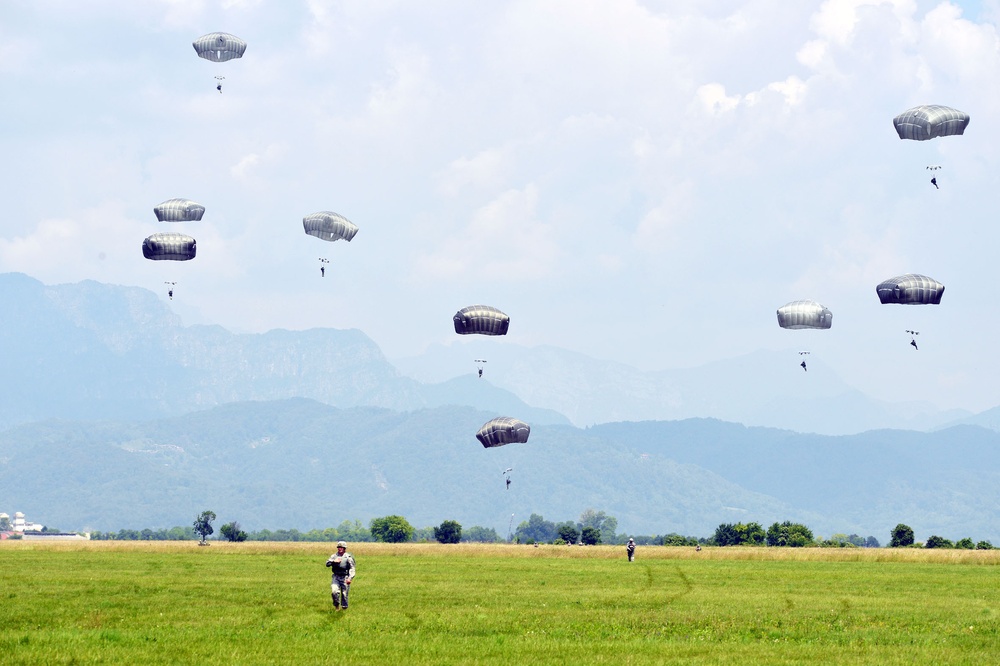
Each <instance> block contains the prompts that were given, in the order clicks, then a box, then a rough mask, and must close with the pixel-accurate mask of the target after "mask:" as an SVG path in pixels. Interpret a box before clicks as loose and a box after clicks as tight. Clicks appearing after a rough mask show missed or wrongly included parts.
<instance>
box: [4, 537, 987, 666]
mask: <svg viewBox="0 0 1000 666" xmlns="http://www.w3.org/2000/svg"><path fill="white" fill-rule="evenodd" d="M330 552H331V547H330V545H327V544H247V543H244V544H223V543H215V544H213V545H212V547H210V548H198V547H197V546H195V545H193V544H191V543H162V542H161V543H156V542H145V543H115V542H92V543H87V544H34V543H31V542H20V543H10V542H7V543H4V544H3V545H2V546H0V663H4V664H21V663H25V664H86V663H129V664H211V663H222V664H256V663H273V664H279V663H281V664H286V663H303V664H310V663H315V664H323V663H329V664H334V663H338V664H339V663H342V664H385V663H389V664H400V665H402V664H404V663H405V664H411V663H435V664H441V663H477V664H490V663H525V664H538V663H570V662H574V663H612V662H614V663H619V664H630V663H685V664H701V663H706V664H715V663H727V664H757V663H761V664H797V663H803V662H818V663H852V664H858V663H861V664H893V663H899V664H904V663H905V664H912V663H915V662H917V661H921V662H929V663H938V664H940V663H953V664H986V663H997V662H998V661H1000V633H998V630H1000V586H998V584H997V583H998V575H1000V567H998V566H997V565H998V564H1000V553H996V552H984V551H919V550H902V551H890V550H886V549H881V550H875V551H870V550H818V549H807V550H805V549H803V550H786V549H729V548H726V549H708V548H707V549H704V550H703V551H702V552H701V553H696V552H695V551H694V549H691V548H652V547H645V548H640V549H639V550H638V557H637V561H636V562H634V563H632V564H629V563H628V562H627V561H626V560H625V557H624V549H623V548H621V547H615V548H611V547H608V548H604V547H596V548H575V547H556V546H548V547H541V548H529V547H525V546H478V547H477V546H465V545H462V546H439V545H409V544H408V545H401V546H390V545H382V544H356V546H355V547H353V548H352V552H353V553H354V555H355V557H356V558H357V560H358V577H357V581H356V584H355V586H354V588H353V590H352V597H351V608H350V610H348V611H346V612H340V613H335V612H333V610H332V605H331V603H330V594H329V591H330V587H329V575H328V574H327V571H328V570H327V569H326V568H325V567H324V566H323V563H324V561H325V560H326V557H327V556H328V555H329V554H330Z"/></svg>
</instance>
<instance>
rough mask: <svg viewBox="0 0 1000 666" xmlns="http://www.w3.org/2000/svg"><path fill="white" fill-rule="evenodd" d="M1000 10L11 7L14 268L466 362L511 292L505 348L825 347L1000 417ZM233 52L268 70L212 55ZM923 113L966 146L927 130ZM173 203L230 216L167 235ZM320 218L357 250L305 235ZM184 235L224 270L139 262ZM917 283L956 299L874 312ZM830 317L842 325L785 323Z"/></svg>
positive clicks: (823, 353) (851, 6) (8, 86)
mask: <svg viewBox="0 0 1000 666" xmlns="http://www.w3.org/2000/svg"><path fill="white" fill-rule="evenodd" d="M998 22H1000V0H984V1H983V2H962V3H954V2H936V1H924V0H895V1H885V2H876V1H865V0H826V1H823V2H788V1H787V0H730V1H725V0H720V1H718V2H704V1H703V0H649V1H647V2H639V1H636V0H601V1H597V0H525V1H520V0H511V1H506V2H504V1H498V2H491V3H469V2H463V1H460V0H454V1H452V0H426V1H425V2H420V3H415V2H402V1H396V0H343V1H330V2H324V1H321V0H305V1H304V2H293V1H290V0H281V1H280V2H278V1H277V0H275V1H267V0H217V1H209V0H149V1H146V2H141V3H138V2H134V1H133V0H121V1H118V0H92V1H90V2H87V3H81V2H78V1H77V0H33V2H30V3H15V2H6V3H3V4H2V5H0V80H2V85H3V90H4V93H3V95H2V96H0V139H2V146H3V154H2V158H3V159H2V161H0V182H2V183H3V191H4V194H5V196H4V197H3V200H4V202H5V204H4V210H3V213H2V215H0V272H12V271H16V272H23V273H26V274H28V275H30V276H32V277H34V278H37V279H38V280H41V281H42V282H44V283H46V284H61V283H72V282H79V281H81V280H98V281H100V282H105V283H110V284H121V285H130V286H140V287H144V288H148V289H151V290H154V291H156V292H157V293H159V294H160V295H161V296H162V297H163V299H164V301H165V302H167V303H168V304H169V305H170V307H171V308H173V309H174V311H175V312H177V313H178V314H179V315H180V316H181V317H182V320H183V321H184V322H185V323H186V324H218V325H221V326H224V327H226V328H228V329H230V330H233V331H237V332H263V331H267V330H271V329H276V328H283V329H292V330H301V329H308V328H313V327H331V328H339V329H348V328H356V329H360V330H362V331H364V332H365V333H366V334H368V335H369V336H370V337H371V338H372V339H373V340H374V341H375V342H376V343H377V344H378V345H379V346H380V347H381V348H382V350H383V351H384V352H385V354H386V355H387V356H388V357H389V358H390V359H392V358H403V357H407V356H414V355H418V354H420V353H421V352H422V351H423V350H425V349H426V348H428V346H430V345H434V344H447V345H456V348H457V349H460V348H461V347H460V346H461V345H462V344H463V343H464V341H463V340H458V339H457V336H455V334H454V331H453V329H452V323H451V317H452V315H453V314H454V313H455V311H457V310H458V309H460V308H461V307H464V306H467V305H472V304H476V303H485V304H489V305H494V306H496V307H498V308H500V309H501V310H503V311H505V312H506V313H507V314H509V315H510V317H511V327H510V333H509V334H508V336H507V337H506V338H505V339H503V340H499V341H497V344H515V345H523V346H528V347H531V346H537V345H553V346H557V347H561V348H565V349H569V350H573V351H576V352H580V353H583V354H586V355H588V356H592V357H594V358H599V359H608V360H615V361H620V362H622V363H627V364H630V365H634V366H636V367H639V368H643V369H648V370H660V369H669V368H679V367H693V366H697V365H700V364H704V363H708V362H712V361H716V360H720V359H727V358H733V357H736V356H740V355H743V354H748V353H752V352H754V351H756V350H761V349H767V350H787V351H788V353H789V356H790V358H792V357H794V358H792V361H791V362H793V363H796V364H797V363H798V356H797V351H800V350H809V351H811V352H812V354H813V355H814V358H817V359H822V361H823V363H825V364H826V365H828V366H830V367H831V368H833V369H834V371H835V372H836V373H837V374H838V375H839V376H840V377H841V378H842V379H843V380H844V381H846V382H848V383H849V384H851V385H852V386H855V387H856V388H858V389H859V390H861V391H864V392H865V393H867V394H869V395H871V396H873V397H876V398H881V399H885V400H892V401H903V400H914V399H920V400H927V401H929V402H931V403H933V404H935V405H937V406H938V407H940V408H965V409H969V410H972V411H980V410H984V409H987V408H990V407H993V406H996V405H998V404H1000V382H998V381H996V379H995V378H996V377H997V375H998V374H1000V354H997V352H996V345H997V341H996V338H997V333H998V330H1000V317H998V313H1000V310H998V307H1000V295H998V293H997V291H998V280H997V261H996V258H997V251H996V248H997V247H998V246H1000V229H998V224H997V217H998V216H997V201H998V199H1000V194H998V193H1000V168H998V167H1000V153H998V151H997V150H996V149H995V147H996V146H997V145H1000V143H998V139H1000V122H996V121H995V120H994V119H996V118H998V117H1000V85H998V81H1000V36H998V29H997V24H998ZM215 31H224V32H229V33H232V34H235V35H237V36H239V37H241V38H242V39H244V40H245V41H246V42H247V44H248V48H247V51H246V54H245V55H244V56H243V58H241V59H239V60H233V61H230V62H226V63H211V62H209V61H206V60H202V59H200V58H198V57H197V56H196V55H195V52H194V50H193V48H192V46H191V42H192V41H193V40H194V39H196V38H197V37H199V36H201V35H203V34H206V33H209V32H215ZM217 75H218V76H224V77H225V80H224V81H223V85H224V89H223V93H222V94H219V93H218V92H217V91H216V89H215V83H216V81H215V79H214V77H215V76H217ZM918 104H944V105H947V106H952V107H955V108H958V109H961V110H963V111H965V112H967V113H969V114H970V115H971V118H972V120H971V123H970V125H969V127H968V130H967V131H966V133H965V135H964V136H961V137H947V138H942V139H936V140H933V141H926V142H913V141H900V140H899V139H898V137H897V135H896V133H895V131H894V129H893V126H892V118H893V117H894V116H895V115H897V114H898V113H900V112H902V111H903V110H905V109H908V108H910V107H912V106H916V105H918ZM928 165H941V166H942V169H941V170H940V171H938V172H937V174H938V180H939V182H940V187H941V189H940V190H935V189H934V187H933V186H932V185H931V184H930V182H929V181H930V172H928V171H927V170H926V166H928ZM174 197H183V198H189V199H192V200H194V201H196V202H199V203H201V204H203V205H204V206H205V207H206V209H207V212H206V214H205V216H204V219H203V220H202V221H200V222H192V223H184V224H174V225H168V224H167V223H159V222H157V221H156V218H155V217H154V215H153V212H152V208H153V206H155V205H156V204H158V203H160V202H162V201H164V200H166V199H170V198H174ZM321 210H332V211H335V212H338V213H340V214H342V215H344V216H345V217H347V218H348V219H350V220H352V221H353V222H354V223H355V224H357V225H358V227H359V229H360V231H359V232H358V235H357V236H356V237H355V238H354V240H353V241H352V242H350V243H346V242H337V243H325V242H323V241H320V240H318V239H316V238H312V237H309V236H306V235H305V234H304V233H303V230H302V222H301V220H302V218H303V217H304V216H306V215H308V214H310V213H313V212H316V211H321ZM157 231H180V232H182V233H188V234H190V235H192V236H194V237H195V238H197V240H198V256H197V258H196V259H195V260H193V261H190V262H184V263H180V262H153V261H148V260H145V259H144V258H143V256H142V253H141V250H140V247H141V243H142V240H143V238H145V237H146V236H148V235H149V234H152V233H155V232H157ZM320 257H324V258H328V259H329V260H330V263H329V264H328V266H327V274H326V277H325V278H321V277H320V275H319V266H320V263H319V261H318V260H319V258H320ZM911 272H913V273H923V274H925V275H929V276H931V277H933V278H935V279H937V280H939V281H940V282H942V283H944V284H945V286H946V291H945V295H944V299H943V301H942V304H941V305H939V306H898V305H895V306H888V305H887V306H883V305H880V304H879V301H878V298H877V296H876V294H875V285H876V284H878V283H879V282H881V281H882V280H884V279H887V278H889V277H893V276H896V275H900V274H904V273H911ZM167 281H175V282H177V287H176V294H175V298H174V300H173V301H167V296H166V288H165V285H164V282H167ZM803 298H808V299H812V300H816V301H819V302H820V303H822V304H823V305H825V306H827V307H828V308H829V309H830V310H831V311H832V312H833V315H834V319H833V328H832V329H830V330H829V331H788V330H783V329H780V328H779V327H778V325H777V319H776V316H775V311H776V310H777V308H778V307H780V306H781V305H783V304H785V303H787V302H789V301H792V300H798V299H803ZM906 329H915V330H919V331H920V336H919V338H918V341H919V343H920V350H919V351H915V350H914V349H913V348H912V347H910V346H909V341H910V337H909V335H908V334H907V333H906V332H905V331H906Z"/></svg>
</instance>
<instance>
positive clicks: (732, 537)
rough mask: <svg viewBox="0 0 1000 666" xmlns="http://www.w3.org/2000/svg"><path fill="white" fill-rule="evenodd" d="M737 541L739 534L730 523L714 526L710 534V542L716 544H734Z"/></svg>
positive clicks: (738, 540)
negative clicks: (712, 532)
mask: <svg viewBox="0 0 1000 666" xmlns="http://www.w3.org/2000/svg"><path fill="white" fill-rule="evenodd" d="M739 542H740V535H739V533H737V531H736V526H735V525H733V524H732V523H722V524H721V525H719V526H718V527H716V528H715V534H713V535H712V543H714V544H715V545H716V546H735V545H737V544H739Z"/></svg>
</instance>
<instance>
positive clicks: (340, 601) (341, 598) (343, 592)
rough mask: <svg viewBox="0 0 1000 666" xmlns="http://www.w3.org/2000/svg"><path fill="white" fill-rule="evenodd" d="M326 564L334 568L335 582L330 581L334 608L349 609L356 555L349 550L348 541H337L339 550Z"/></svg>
mask: <svg viewBox="0 0 1000 666" xmlns="http://www.w3.org/2000/svg"><path fill="white" fill-rule="evenodd" d="M326 566H328V567H330V568H331V569H332V570H333V582H331V583H330V597H331V598H332V599H333V608H334V610H340V609H341V608H343V609H344V610H347V593H348V592H350V591H351V581H352V580H353V579H354V556H353V555H351V554H350V553H348V552H347V542H346V541H338V542H337V552H336V553H334V554H333V555H331V556H330V557H329V559H327V561H326Z"/></svg>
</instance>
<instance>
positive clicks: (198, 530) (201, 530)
mask: <svg viewBox="0 0 1000 666" xmlns="http://www.w3.org/2000/svg"><path fill="white" fill-rule="evenodd" d="M213 520H215V512H214V511H202V512H201V515H199V516H198V517H197V518H195V519H194V532H195V534H198V535H200V536H201V542H202V543H205V539H207V538H208V537H209V536H211V535H212V534H213V533H214V532H215V528H213V527H212V521H213Z"/></svg>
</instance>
